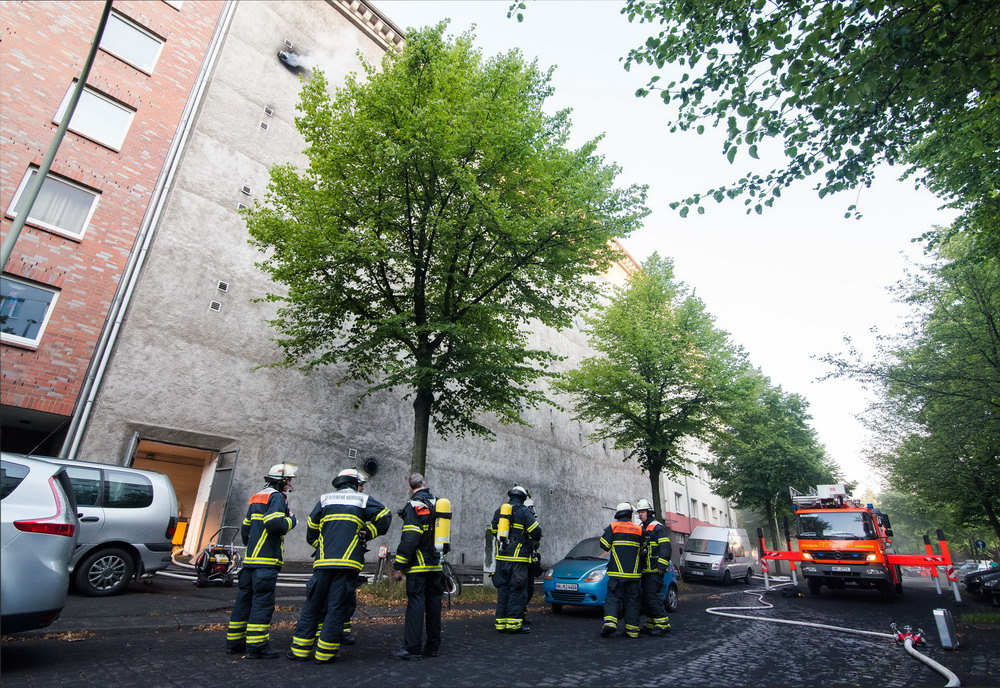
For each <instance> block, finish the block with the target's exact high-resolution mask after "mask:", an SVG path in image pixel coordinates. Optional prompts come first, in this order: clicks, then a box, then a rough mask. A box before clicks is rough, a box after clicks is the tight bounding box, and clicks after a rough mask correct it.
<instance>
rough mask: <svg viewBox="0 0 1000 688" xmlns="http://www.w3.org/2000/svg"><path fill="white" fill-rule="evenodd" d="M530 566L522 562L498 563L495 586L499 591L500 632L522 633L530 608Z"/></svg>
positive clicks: (497, 627)
mask: <svg viewBox="0 0 1000 688" xmlns="http://www.w3.org/2000/svg"><path fill="white" fill-rule="evenodd" d="M527 583H528V564H527V562H520V561H498V562H497V570H496V573H494V574H493V585H494V586H496V589H497V615H496V620H495V627H496V629H497V630H498V631H520V630H521V624H522V623H523V622H524V612H525V609H526V608H527V606H528V588H527Z"/></svg>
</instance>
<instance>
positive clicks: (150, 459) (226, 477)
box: [132, 439, 238, 555]
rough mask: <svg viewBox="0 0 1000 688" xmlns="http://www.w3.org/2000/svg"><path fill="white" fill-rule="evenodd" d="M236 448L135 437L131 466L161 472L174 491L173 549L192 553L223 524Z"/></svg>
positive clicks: (184, 553)
mask: <svg viewBox="0 0 1000 688" xmlns="http://www.w3.org/2000/svg"><path fill="white" fill-rule="evenodd" d="M237 455H238V452H236V451H227V452H218V451H213V450H211V449H199V448H197V447H187V446H184V445H179V444H168V443H165V442H156V441H154V440H144V439H139V441H138V443H137V444H136V448H135V453H134V454H133V457H132V466H134V467H135V468H144V469H147V470H150V471H157V472H158V473H163V474H164V475H166V476H167V477H168V478H170V482H171V484H173V486H174V492H175V494H176V495H177V510H178V527H177V534H176V535H175V536H174V546H175V552H176V550H177V549H179V550H180V551H179V552H177V553H178V554H180V555H194V554H197V553H198V552H200V551H201V550H202V549H203V548H204V547H205V545H207V544H208V541H209V539H210V538H211V536H212V535H213V534H214V533H215V532H216V530H218V528H219V527H220V526H221V525H222V524H223V518H224V517H225V513H226V504H227V502H228V501H229V488H230V486H231V485H232V478H233V471H234V469H235V467H236V457H237Z"/></svg>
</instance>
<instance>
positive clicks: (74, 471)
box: [66, 467, 101, 506]
mask: <svg viewBox="0 0 1000 688" xmlns="http://www.w3.org/2000/svg"><path fill="white" fill-rule="evenodd" d="M66 474H67V475H68V476H69V482H70V484H71V485H73V494H75V495H76V503H77V505H78V506H97V505H98V504H100V502H101V471H100V470H99V469H97V468H76V467H67V468H66Z"/></svg>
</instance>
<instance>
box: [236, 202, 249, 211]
mask: <svg viewBox="0 0 1000 688" xmlns="http://www.w3.org/2000/svg"><path fill="white" fill-rule="evenodd" d="M236 209H237V210H246V209H247V204H246V203H237V204H236Z"/></svg>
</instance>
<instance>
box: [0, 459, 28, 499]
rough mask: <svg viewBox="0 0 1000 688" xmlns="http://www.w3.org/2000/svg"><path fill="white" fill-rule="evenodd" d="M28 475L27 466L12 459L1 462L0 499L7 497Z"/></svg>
mask: <svg viewBox="0 0 1000 688" xmlns="http://www.w3.org/2000/svg"><path fill="white" fill-rule="evenodd" d="M27 477H28V467H27V466H22V465H21V464H19V463H14V462H12V461H3V462H0V499H7V496H8V495H10V493H11V492H13V491H14V490H15V489H17V486H18V485H20V484H21V481H22V480H24V479H25V478H27Z"/></svg>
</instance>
